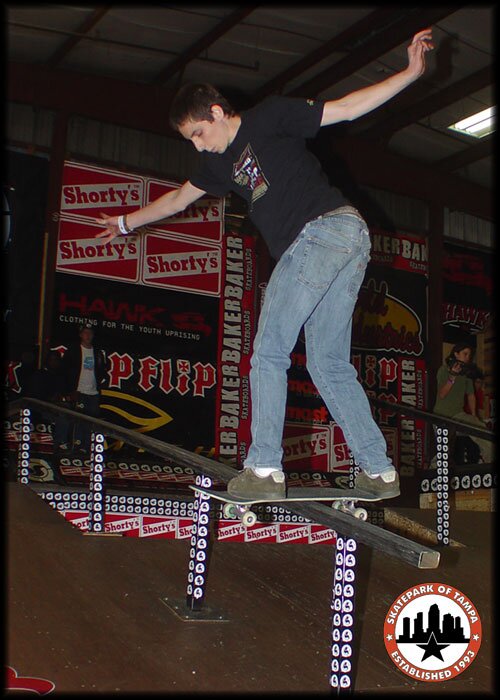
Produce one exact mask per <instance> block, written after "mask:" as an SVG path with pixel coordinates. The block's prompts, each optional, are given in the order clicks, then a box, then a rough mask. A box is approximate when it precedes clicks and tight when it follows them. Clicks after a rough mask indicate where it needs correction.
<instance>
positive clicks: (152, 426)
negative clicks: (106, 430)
mask: <svg viewBox="0 0 500 700" xmlns="http://www.w3.org/2000/svg"><path fill="white" fill-rule="evenodd" d="M102 395H103V396H110V397H115V398H118V399H121V400H122V401H130V402H131V403H135V404H138V405H139V406H143V407H144V408H147V409H149V410H150V411H151V413H153V414H156V415H153V416H146V417H142V416H136V415H133V414H132V413H129V412H128V411H125V410H124V409H123V408H119V407H118V406H114V405H112V404H104V403H102V404H101V408H107V409H108V411H112V412H113V413H116V414H118V415H119V416H121V417H122V418H125V419H126V420H128V421H130V423H132V425H134V426H141V427H138V428H137V429H136V430H137V432H138V433H149V432H151V431H152V430H157V429H158V428H161V427H162V426H163V425H166V424H167V423H170V421H172V420H173V418H172V416H170V415H169V414H168V413H166V412H165V411H162V409H161V408H158V406H154V405H153V404H152V403H149V401H145V400H144V399H140V398H139V397H137V396H132V395H131V394H123V393H121V392H120V391H112V390H111V389H104V390H103V392H102Z"/></svg>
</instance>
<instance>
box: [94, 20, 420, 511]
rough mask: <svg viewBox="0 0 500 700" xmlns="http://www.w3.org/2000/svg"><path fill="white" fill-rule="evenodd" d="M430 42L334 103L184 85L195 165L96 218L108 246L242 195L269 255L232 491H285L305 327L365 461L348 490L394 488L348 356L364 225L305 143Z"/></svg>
mask: <svg viewBox="0 0 500 700" xmlns="http://www.w3.org/2000/svg"><path fill="white" fill-rule="evenodd" d="M431 42H432V31H431V29H425V30H423V31H421V32H419V33H418V34H416V35H415V36H414V37H413V40H412V42H411V44H410V45H409V47H408V66H407V68H405V69H404V70H402V71H401V72H399V73H396V74H394V75H392V76H390V77H389V78H387V79H386V80H383V81H381V82H379V83H377V84H375V85H370V86H368V87H366V88H362V89H361V90H357V91H355V92H352V93H350V94H348V95H346V96H345V97H343V98H341V99H338V100H328V101H326V102H321V101H319V100H312V99H307V100H306V99H293V98H286V97H277V96H276V97H270V98H267V99H265V100H264V101H263V102H261V103H260V104H258V105H257V106H255V107H253V108H252V109H249V110H246V111H243V112H241V113H237V112H236V111H235V110H234V109H233V108H232V106H231V105H230V104H229V103H228V101H227V100H226V99H225V98H224V97H223V96H222V95H221V94H220V93H219V92H218V91H217V90H216V89H215V88H214V87H213V86H210V85H206V84H195V85H186V86H184V87H183V88H181V90H180V91H179V92H178V94H177V95H176V97H175V98H174V100H173V103H172V106H171V111H170V121H171V124H172V126H173V127H174V128H176V129H177V130H178V131H179V132H180V133H181V134H182V136H184V137H185V138H186V139H188V140H190V141H191V142H192V143H193V145H194V146H195V148H196V149H197V150H198V151H199V152H201V153H202V154H203V155H202V164H201V168H200V170H199V172H198V173H197V174H196V175H193V177H190V179H189V180H187V181H186V182H185V183H184V184H183V185H182V187H180V188H179V189H177V190H173V191H171V192H168V193H167V194H165V195H163V196H162V197H159V198H158V199H157V200H155V201H154V202H152V203H151V204H148V205H147V206H145V207H143V208H142V209H139V210H137V211H134V212H132V213H131V214H129V215H128V219H127V216H120V217H109V216H105V215H102V216H101V219H98V221H99V222H100V223H102V224H103V225H104V226H106V230H105V231H102V232H101V233H99V234H98V237H100V238H103V239H104V240H105V241H106V242H107V241H110V240H111V239H112V238H114V237H115V236H116V235H119V234H120V233H121V234H122V235H126V234H127V233H130V232H131V231H133V230H134V229H137V228H139V227H140V226H143V225H145V224H149V223H151V222H153V221H158V220H160V219H164V218H166V217H169V216H172V215H174V214H176V213H177V212H180V211H183V210H184V209H185V208H186V207H187V206H189V205H190V204H191V203H192V202H194V201H195V200H196V199H198V198H199V197H202V196H203V195H204V194H206V193H207V192H208V193H210V194H211V195H216V196H219V197H222V196H224V195H226V194H227V193H228V192H229V191H230V190H232V191H234V192H236V193H237V194H239V195H240V196H241V197H243V198H244V199H245V200H246V201H247V203H248V208H249V216H250V219H251V220H252V221H253V223H254V224H255V225H256V227H257V228H258V229H259V231H260V233H261V234H262V236H263V237H264V239H265V241H266V243H267V245H268V248H269V251H270V253H271V255H272V257H273V258H274V259H275V260H276V261H277V265H276V267H275V268H274V270H273V273H272V275H271V278H270V280H269V283H268V286H267V289H266V295H265V301H264V304H263V307H262V309H261V313H260V318H259V325H258V329H257V334H256V337H255V341H254V347H253V354H252V360H251V372H250V391H251V400H252V428H251V429H252V443H251V445H250V448H249V451H248V455H247V457H246V459H245V462H244V467H245V468H244V469H243V470H242V472H241V473H240V474H239V475H238V476H237V477H235V478H234V479H232V480H231V481H230V482H229V484H228V491H229V493H231V494H232V495H235V496H240V497H242V498H259V497H261V496H267V497H276V498H282V497H283V496H284V495H285V492H286V486H285V475H284V472H283V467H282V454H283V452H282V447H281V443H282V437H283V425H284V417H285V404H286V393H287V375H286V372H287V369H288V367H289V366H290V354H291V352H292V350H293V347H294V345H295V342H296V340H297V337H298V335H299V332H300V330H301V327H302V326H304V327H305V335H306V347H307V362H308V370H309V373H310V375H311V378H312V380H313V382H314V384H315V385H316V387H317V388H318V390H319V391H320V393H321V396H322V398H323V400H324V401H325V403H326V405H327V407H328V409H329V411H330V413H331V415H332V416H333V418H334V419H335V421H336V422H337V423H338V424H339V425H340V426H341V428H342V431H343V433H344V435H345V437H346V440H347V443H348V445H349V447H350V449H351V451H352V454H353V456H354V458H355V459H356V461H357V463H358V464H359V466H360V467H361V469H362V472H361V473H360V475H359V476H358V478H357V481H356V487H357V488H359V489H362V490H364V491H367V490H368V491H370V492H372V493H374V494H376V495H378V496H379V497H380V498H390V497H394V496H397V495H399V477H398V474H397V472H396V470H395V468H394V466H393V464H392V463H391V461H390V459H389V458H388V457H387V454H386V443H385V440H384V437H383V435H382V433H381V431H380V429H379V428H378V426H377V425H376V424H375V422H374V420H373V418H372V414H371V410H370V405H369V402H368V399H367V397H366V394H365V392H364V391H363V389H362V387H361V385H360V383H359V382H358V379H357V375H356V370H355V369H354V367H353V366H352V364H351V363H350V343H351V326H352V314H353V310H354V305H355V303H356V299H357V295H358V291H359V287H360V286H361V283H362V281H363V276H364V274H365V269H366V265H367V263H368V260H369V256H370V238H369V235H368V227H367V225H366V223H365V221H364V220H363V218H362V216H361V215H360V214H359V212H358V211H357V210H356V209H355V208H354V207H353V206H352V205H351V204H350V203H349V202H348V200H347V199H346V197H344V195H343V194H342V193H341V192H340V191H339V190H338V189H337V188H335V187H331V186H330V185H329V183H328V181H327V179H326V176H325V175H324V174H323V173H322V171H321V168H320V165H319V163H318V161H317V159H316V158H315V157H314V156H313V155H312V153H311V152H310V151H308V150H307V148H306V146H305V139H306V138H312V137H313V136H315V134H316V133H317V131H318V130H319V128H320V127H322V126H328V125H330V124H335V123H337V122H341V121H345V120H348V121H352V120H353V119H356V118H358V117H360V116H362V115H364V114H366V113H367V112H370V111H371V110H373V109H375V108H376V107H378V106H380V105H382V104H384V103H385V102H387V101H388V100H389V99H390V98H391V97H393V96H394V95H396V94H397V93H399V92H400V91H401V90H403V89H404V88H406V87H407V86H408V85H410V84H411V83H413V82H414V81H415V80H416V79H417V78H418V77H419V76H420V75H422V73H423V72H424V70H425V53H426V52H427V51H429V50H430V49H432V48H433V45H432V43H431ZM333 70H334V69H333Z"/></svg>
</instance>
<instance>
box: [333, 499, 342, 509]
mask: <svg viewBox="0 0 500 700" xmlns="http://www.w3.org/2000/svg"><path fill="white" fill-rule="evenodd" d="M332 508H333V509H334V510H342V508H343V504H342V501H333V503H332Z"/></svg>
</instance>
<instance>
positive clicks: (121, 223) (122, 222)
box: [118, 215, 129, 236]
mask: <svg viewBox="0 0 500 700" xmlns="http://www.w3.org/2000/svg"><path fill="white" fill-rule="evenodd" d="M118 228H119V229H120V233H122V234H123V235H124V236H126V235H127V234H128V233H129V231H127V229H126V228H125V216H123V215H122V216H119V217H118Z"/></svg>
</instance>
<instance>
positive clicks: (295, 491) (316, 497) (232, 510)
mask: <svg viewBox="0 0 500 700" xmlns="http://www.w3.org/2000/svg"><path fill="white" fill-rule="evenodd" d="M190 488H191V489H193V491H195V492H197V493H202V494H204V495H205V496H210V498H215V499H216V500H218V501H222V502H223V503H224V504H225V505H224V516H225V517H233V518H234V517H236V518H238V519H239V520H241V521H242V522H243V524H244V525H247V526H251V525H255V523H256V522H257V516H256V515H255V513H253V511H251V510H250V506H253V505H256V504H259V503H287V502H293V503H297V502H300V501H332V502H333V503H332V507H334V508H337V509H338V510H342V511H344V512H346V513H350V514H351V515H353V516H354V517H355V518H359V519H360V520H366V519H367V517H368V513H367V511H366V510H365V509H364V508H356V507H355V506H354V503H355V502H357V501H380V500H382V499H381V498H379V497H378V496H374V495H373V494H370V493H368V492H366V491H360V490H358V489H335V488H328V487H318V488H314V487H308V486H306V487H302V488H300V487H291V488H289V489H288V493H287V495H286V497H284V498H253V499H246V498H238V497H237V496H231V494H229V493H228V492H227V491H215V490H213V489H206V488H203V487H201V486H193V485H192V486H190Z"/></svg>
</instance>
